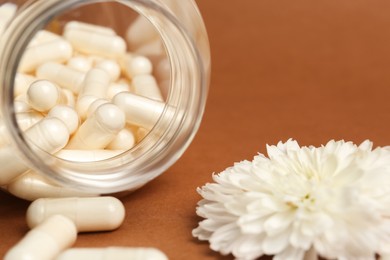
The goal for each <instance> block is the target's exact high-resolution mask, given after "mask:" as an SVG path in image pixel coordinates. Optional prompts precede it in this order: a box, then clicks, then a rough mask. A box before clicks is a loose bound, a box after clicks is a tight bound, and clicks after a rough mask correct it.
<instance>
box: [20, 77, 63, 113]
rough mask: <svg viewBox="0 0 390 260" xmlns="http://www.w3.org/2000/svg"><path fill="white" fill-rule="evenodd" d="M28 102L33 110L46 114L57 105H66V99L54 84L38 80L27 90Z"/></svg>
mask: <svg viewBox="0 0 390 260" xmlns="http://www.w3.org/2000/svg"><path fill="white" fill-rule="evenodd" d="M27 101H28V103H29V105H30V106H31V107H32V108H33V109H35V110H37V111H39V112H46V111H49V110H50V109H52V108H53V107H54V106H56V105H59V104H64V103H66V97H65V95H64V94H63V93H62V91H61V89H60V88H59V87H58V86H57V85H56V84H54V83H53V82H51V81H48V80H37V81H35V82H33V83H32V84H31V85H30V87H29V88H28V90H27Z"/></svg>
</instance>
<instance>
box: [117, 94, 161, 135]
mask: <svg viewBox="0 0 390 260" xmlns="http://www.w3.org/2000/svg"><path fill="white" fill-rule="evenodd" d="M112 102H113V103H114V104H115V105H117V106H118V107H119V108H120V109H122V111H123V112H124V113H125V115H126V122H127V123H129V124H132V125H137V126H140V127H143V128H146V129H148V130H150V129H152V128H153V126H154V125H155V124H156V123H157V121H158V119H159V118H160V116H161V114H162V112H163V111H164V107H165V103H163V102H160V101H156V100H152V99H149V98H145V97H141V96H138V95H134V94H132V93H130V92H121V93H119V94H117V95H116V96H115V97H114V98H113V100H112Z"/></svg>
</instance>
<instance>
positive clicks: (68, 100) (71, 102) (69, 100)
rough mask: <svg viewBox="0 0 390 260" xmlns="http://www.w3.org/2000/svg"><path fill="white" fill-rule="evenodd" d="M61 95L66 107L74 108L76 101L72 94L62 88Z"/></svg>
mask: <svg viewBox="0 0 390 260" xmlns="http://www.w3.org/2000/svg"><path fill="white" fill-rule="evenodd" d="M62 93H63V94H64V96H65V98H66V105H67V106H70V107H75V105H76V100H75V97H74V94H73V92H72V91H70V90H69V89H66V88H63V89H62Z"/></svg>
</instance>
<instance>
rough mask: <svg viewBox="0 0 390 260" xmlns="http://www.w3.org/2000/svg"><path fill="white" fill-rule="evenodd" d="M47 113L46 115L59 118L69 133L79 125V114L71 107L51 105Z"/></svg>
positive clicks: (74, 130)
mask: <svg viewBox="0 0 390 260" xmlns="http://www.w3.org/2000/svg"><path fill="white" fill-rule="evenodd" d="M47 115H48V117H55V118H58V119H60V120H61V121H62V122H63V123H64V124H65V125H66V127H67V128H68V131H69V133H70V134H73V133H74V132H76V130H77V128H78V127H79V123H80V118H79V115H78V114H77V112H76V110H74V109H73V108H72V107H69V106H64V105H58V106H55V107H53V108H52V109H51V110H50V111H49V113H48V114H47Z"/></svg>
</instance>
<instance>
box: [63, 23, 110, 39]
mask: <svg viewBox="0 0 390 260" xmlns="http://www.w3.org/2000/svg"><path fill="white" fill-rule="evenodd" d="M68 30H81V31H90V32H93V33H97V34H105V35H109V36H114V35H116V33H115V31H114V30H113V29H111V28H109V27H105V26H100V25H95V24H90V23H84V22H79V21H70V22H67V23H66V25H65V27H64V31H68Z"/></svg>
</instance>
